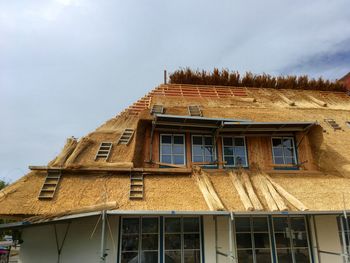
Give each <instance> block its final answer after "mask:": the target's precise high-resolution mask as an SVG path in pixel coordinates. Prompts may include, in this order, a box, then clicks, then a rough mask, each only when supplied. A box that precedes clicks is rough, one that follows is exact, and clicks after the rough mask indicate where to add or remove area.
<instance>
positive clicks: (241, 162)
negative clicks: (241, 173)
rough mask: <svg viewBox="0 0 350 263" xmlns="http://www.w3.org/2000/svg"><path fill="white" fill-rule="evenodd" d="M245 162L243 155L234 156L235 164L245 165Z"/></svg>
mask: <svg viewBox="0 0 350 263" xmlns="http://www.w3.org/2000/svg"><path fill="white" fill-rule="evenodd" d="M246 164H247V162H246V159H245V157H243V156H237V157H236V162H235V165H236V166H245V165H246Z"/></svg>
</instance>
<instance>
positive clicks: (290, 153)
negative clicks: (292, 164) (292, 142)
mask: <svg viewBox="0 0 350 263" xmlns="http://www.w3.org/2000/svg"><path fill="white" fill-rule="evenodd" d="M284 156H288V157H293V156H294V148H284Z"/></svg>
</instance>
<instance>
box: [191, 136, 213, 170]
mask: <svg viewBox="0 0 350 263" xmlns="http://www.w3.org/2000/svg"><path fill="white" fill-rule="evenodd" d="M192 161H193V162H195V163H200V162H208V163H213V162H215V161H216V157H215V147H214V138H213V137H212V136H210V135H208V136H203V135H193V136H192Z"/></svg>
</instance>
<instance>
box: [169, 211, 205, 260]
mask: <svg viewBox="0 0 350 263" xmlns="http://www.w3.org/2000/svg"><path fill="white" fill-rule="evenodd" d="M167 218H180V220H181V230H180V232H176V234H180V236H181V249H180V250H170V249H168V250H167V249H165V235H166V232H165V227H166V226H165V220H166V219H167ZM184 218H197V219H198V228H199V229H198V234H199V262H200V263H202V262H203V258H202V253H203V249H204V248H203V240H202V238H203V236H202V220H201V217H200V216H196V215H193V216H191V215H188V216H178V215H176V216H164V217H163V229H162V230H163V231H162V232H163V255H162V257H163V262H164V263H165V254H166V251H180V253H181V263H184V252H185V251H186V250H185V249H184V235H185V234H197V232H184V227H183V219H184ZM171 234H174V233H171ZM187 250H189V251H195V250H197V249H187Z"/></svg>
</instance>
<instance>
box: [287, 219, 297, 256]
mask: <svg viewBox="0 0 350 263" xmlns="http://www.w3.org/2000/svg"><path fill="white" fill-rule="evenodd" d="M287 222H288V228H289V243H290V252H291V253H292V260H293V263H297V262H296V261H295V255H294V245H293V230H292V224H291V219H290V216H288V219H287Z"/></svg>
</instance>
